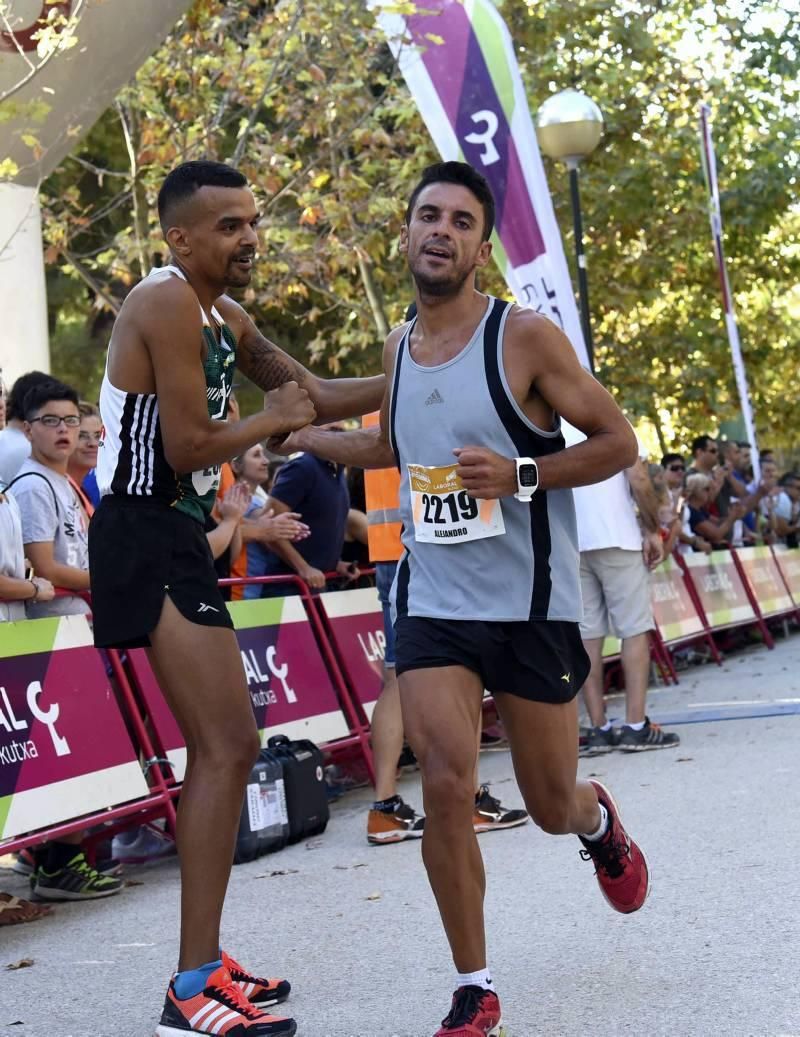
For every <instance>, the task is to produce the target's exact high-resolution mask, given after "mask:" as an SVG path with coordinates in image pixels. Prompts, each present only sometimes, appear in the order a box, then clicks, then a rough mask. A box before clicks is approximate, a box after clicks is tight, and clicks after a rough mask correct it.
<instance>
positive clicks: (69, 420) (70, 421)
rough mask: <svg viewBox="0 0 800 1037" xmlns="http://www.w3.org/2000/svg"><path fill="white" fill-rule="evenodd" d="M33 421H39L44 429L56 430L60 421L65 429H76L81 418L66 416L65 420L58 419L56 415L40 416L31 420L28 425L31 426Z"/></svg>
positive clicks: (71, 415) (78, 416)
mask: <svg viewBox="0 0 800 1037" xmlns="http://www.w3.org/2000/svg"><path fill="white" fill-rule="evenodd" d="M34 421H41V423H42V424H43V425H44V427H45V428H58V426H59V425H60V424H61V422H62V421H63V422H64V424H65V425H66V426H67V428H78V427H79V426H80V423H81V418H80V414H68V415H67V416H66V417H65V418H62V417H60V416H59V415H58V414H42V415H41V416H40V417H38V418H31V420H30V421H29V422H28V424H29V425H32V424H33V423H34Z"/></svg>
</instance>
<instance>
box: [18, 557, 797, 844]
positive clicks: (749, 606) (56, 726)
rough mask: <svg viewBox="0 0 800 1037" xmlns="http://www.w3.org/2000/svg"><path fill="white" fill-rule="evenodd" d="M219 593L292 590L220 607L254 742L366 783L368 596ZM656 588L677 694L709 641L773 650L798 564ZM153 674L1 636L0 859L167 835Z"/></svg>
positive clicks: (170, 755) (125, 659)
mask: <svg viewBox="0 0 800 1037" xmlns="http://www.w3.org/2000/svg"><path fill="white" fill-rule="evenodd" d="M363 573H364V575H371V573H372V570H364V571H363ZM327 575H328V578H329V579H335V578H337V574H327ZM220 582H221V585H222V586H232V585H235V584H283V585H285V586H291V587H292V588H293V590H295V591H296V593H295V594H293V595H291V596H285V597H277V598H263V599H261V598H260V599H253V600H245V601H237V602H232V603H231V605H230V609H231V615H232V617H233V619H234V625H235V628H236V634H237V638H238V639H239V647H240V650H241V651H242V655H243V664H244V666H245V672H246V676H247V679H248V687H249V688H251V701H252V703H253V709H254V713H255V715H256V720H257V723H258V724H259V729H260V730H261V731H262V734H263V735H264V737H266V729H267V727H269V729H270V731H271V732H272V733H275V732H277V731H281V730H286V731H288V732H289V733H290V734H291V735H294V736H302V735H303V734H304V733H307V734H308V735H309V736H311V735H314V734H316V735H317V737H316V738H314V739H313V740H315V741H317V742H318V744H320V745H321V747H322V748H323V750H324V751H325V752H326V754H328V756H329V757H330V758H332V759H336V757H337V754H339V753H348V754H351V755H352V754H356V755H357V756H358V757H360V759H361V761H362V762H363V766H364V768H365V769H366V772H367V774H368V775H369V777H370V778H374V771H373V763H372V751H371V748H370V742H369V722H370V719H371V714H372V708H373V706H374V704H375V701H376V700H377V698H378V695H379V693H380V688H381V684H382V677H381V674H382V663H383V647H384V644H385V642H384V637H383V623H382V610H381V607H380V604H379V602H378V598H377V594H376V593H375V591H374V589H372V588H368V589H352V590H343V591H337V590H327V589H326V590H324V591H322V592H320V593H316V592H313V591H312V590H311V588H309V587H308V585H307V584H305V583H304V582H303V581H302V580H301V579H300V578H299V577H297V576H290V577H257V578H249V579H230V580H223V581H220ZM651 586H652V593H653V607H654V615H655V624H656V625H655V630H654V631H653V633H652V637H651V651H652V654H653V658H654V660H655V661H656V664H657V665H658V666H659V668H660V670H661V673H662V676H663V678H664V680H665V681H674V682H677V681H678V676H677V673H676V671H675V667H674V664H673V661H672V653H673V652H674V651H675V649H677V648H680V647H683V646H685V645H687V644H690V643H692V642H695V641H704V642H705V643H706V644H707V645H708V646H709V649H710V651H711V654H712V656H713V658H714V660H715V662H717V663H721V655H720V652H719V650H718V647H717V645H716V643H715V638H714V635H715V634H719V633H720V632H721V631H726V630H729V629H731V628H733V627H737V626H744V625H750V626H756V627H757V628H758V629H759V630H760V632H761V635H762V639H763V641H764V643H765V644H766V646H767V647H768V648H772V647H773V646H774V641H773V637H772V633H771V630H770V623H774V621H779V622H783V623H786V622H787V621H788V620H789V619H790V618H791V619H794V621H796V622H800V549H794V550H787V549H773V548H745V549H738V550H731V551H724V552H722V551H715V552H713V553H712V554H711V555H710V556H705V555H675V556H674V557H673V558H669V559H666V560H665V562H663V563H662V565H661V566H659V567H658V569H656V571H655V573H654V574H653V580H652V585H651ZM607 647H608V651H606V652H604V657H605V658H606V659H611V658H614V657H615V652H616V649H615V646H614V645H613V644H609V645H608V646H607ZM137 653H138V654H137ZM148 671H149V667H148V666H146V657H145V656H144V652H143V650H136V651H133V652H127V653H120V652H117V651H114V650H110V651H98V650H97V649H95V648H94V647H93V645H92V638H91V630H90V627H89V623H88V620H87V617H86V616H65V617H61V618H58V619H43V620H24V621H22V622H20V623H2V624H0V854H4V853H10V852H12V851H16V850H20V849H23V848H24V847H26V846H31V845H35V844H38V843H42V842H45V841H47V840H52V839H58V838H61V837H63V836H66V835H69V834H72V833H74V832H77V831H85V830H88V831H89V832H90V835H89V839H90V841H91V840H95V841H99V840H100V839H101V838H102V839H106V838H108V837H109V836H111V835H113V834H114V833H115V832H116V831H119V830H121V829H123V828H128V827H130V826H131V825H133V824H136V823H144V822H145V821H150V820H154V819H156V818H164V819H165V820H166V824H167V827H168V829H169V830H171V831H173V832H174V827H175V799H176V798H177V796H178V795H179V794H180V787H181V780H182V776H183V775H182V765H183V766H185V747H183V748H182V738H181V735H180V731H179V730H178V728H177V725H176V724H175V721H174V719H172V715H171V713H170V712H169V710H168V709H167V707H166V703H165V702H164V701H163V698H162V697H161V693H160V689H158V686H157V683H156V682H155V679H154V678H153V677H152V673H150V674H149V676H148ZM252 688H254V689H255V690H252ZM276 688H277V689H279V690H276ZM182 752H183V756H181V753H182Z"/></svg>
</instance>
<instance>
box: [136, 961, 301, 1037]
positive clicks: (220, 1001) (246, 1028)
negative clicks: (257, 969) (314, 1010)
mask: <svg viewBox="0 0 800 1037" xmlns="http://www.w3.org/2000/svg"><path fill="white" fill-rule="evenodd" d="M296 1032H297V1024H296V1023H295V1021H294V1019H277V1018H275V1017H274V1016H270V1015H265V1014H264V1013H263V1012H262V1011H261V1009H260V1008H257V1007H256V1005H254V1004H251V1002H250V1001H248V1000H247V998H246V997H245V996H244V994H243V993H242V991H241V989H240V988H239V987H238V986H237V985H236V984H235V983H234V981H233V979H232V978H231V974H230V972H228V970H227V969H226V968H225V966H224V965H220V967H219V968H218V969H217V970H216V971H215V972H212V973H211V975H210V976H209V977H208V983H207V984H206V987H205V990H204V991H203V992H202V994H197V995H196V996H195V997H188V998H185V999H181V998H179V997H177V995H176V994H175V983H174V981H173V982H171V983H170V985H169V990H168V991H167V997H166V1001H165V1002H164V1011H163V1012H162V1013H161V1022H160V1024H159V1027H158V1029H157V1030H156V1037H186V1034H189V1033H195V1034H204V1035H207V1037H216V1035H219V1037H294V1034H295V1033H296Z"/></svg>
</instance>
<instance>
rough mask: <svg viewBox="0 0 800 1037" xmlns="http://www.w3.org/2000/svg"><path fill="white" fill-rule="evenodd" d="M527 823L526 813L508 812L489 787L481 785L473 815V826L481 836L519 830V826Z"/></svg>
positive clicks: (518, 811) (519, 811) (476, 795)
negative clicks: (511, 829)
mask: <svg viewBox="0 0 800 1037" xmlns="http://www.w3.org/2000/svg"><path fill="white" fill-rule="evenodd" d="M527 823H528V814H527V812H526V811H524V810H508V809H507V808H506V807H504V806H503V804H502V803H501V802H500V800H499V799H496V798H495V797H494V796H493V795H492V794H491V793H490V792H489V786H488V785H481V787H480V788H479V789H478V791H477V793H476V794H475V812H474V814H473V815H472V826H473V828H474V829H475V831H476V832H477V833H478V834H479V835H480V833H481V832H496V831H498V830H499V829H503V828H517V826H518V825H524V824H527Z"/></svg>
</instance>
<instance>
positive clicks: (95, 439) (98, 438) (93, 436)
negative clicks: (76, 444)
mask: <svg viewBox="0 0 800 1037" xmlns="http://www.w3.org/2000/svg"><path fill="white" fill-rule="evenodd" d="M78 439H79V440H80V441H81V443H98V444H99V445H100V446H102V445H103V433H102V432H79V433H78Z"/></svg>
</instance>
